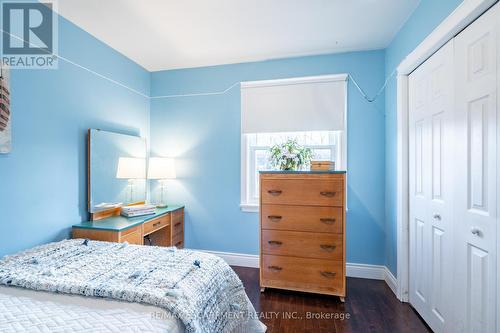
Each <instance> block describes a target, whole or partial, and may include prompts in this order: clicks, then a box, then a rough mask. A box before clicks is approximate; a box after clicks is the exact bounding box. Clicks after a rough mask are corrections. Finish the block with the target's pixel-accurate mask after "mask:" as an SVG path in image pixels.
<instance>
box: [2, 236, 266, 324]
mask: <svg viewBox="0 0 500 333" xmlns="http://www.w3.org/2000/svg"><path fill="white" fill-rule="evenodd" d="M83 331H85V332H89V331H90V332H174V333H175V332H265V331H266V327H265V326H264V325H263V324H262V323H261V322H260V321H259V320H258V316H257V315H256V313H255V310H254V308H253V306H252V304H251V303H250V301H249V299H248V297H247V295H246V293H245V291H244V287H243V285H242V283H241V281H240V280H239V278H238V277H237V275H236V274H235V273H234V271H233V270H232V269H231V268H230V267H229V266H228V265H227V264H226V263H225V262H224V261H223V260H222V259H221V258H219V257H217V256H214V255H211V254H207V253H202V252H197V251H191V250H177V249H176V248H164V247H149V246H140V245H129V244H126V243H125V244H120V243H108V242H100V241H90V240H83V239H73V240H64V241H62V242H57V243H50V244H46V245H42V246H39V247H36V248H33V249H30V250H27V251H24V252H21V253H19V254H15V255H12V256H6V257H4V258H3V259H2V260H0V332H83Z"/></svg>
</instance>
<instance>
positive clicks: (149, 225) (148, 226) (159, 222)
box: [144, 214, 170, 235]
mask: <svg viewBox="0 0 500 333" xmlns="http://www.w3.org/2000/svg"><path fill="white" fill-rule="evenodd" d="M169 224H170V214H167V215H164V216H161V217H158V218H156V219H154V220H151V221H148V222H146V223H144V235H149V234H150V233H152V232H155V231H156V230H159V229H161V228H164V227H166V226H168V225H169Z"/></svg>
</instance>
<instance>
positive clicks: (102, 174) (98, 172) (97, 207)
mask: <svg viewBox="0 0 500 333" xmlns="http://www.w3.org/2000/svg"><path fill="white" fill-rule="evenodd" d="M88 172H89V187H90V188H89V212H90V213H96V212H99V211H103V210H107V209H111V208H116V207H118V206H120V205H128V204H132V203H137V202H144V201H146V179H145V178H146V140H145V139H143V138H140V137H137V136H132V135H125V134H118V133H113V132H107V131H102V130H98V129H90V130H89V170H88Z"/></svg>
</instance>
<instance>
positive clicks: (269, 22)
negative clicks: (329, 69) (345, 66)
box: [58, 0, 420, 71]
mask: <svg viewBox="0 0 500 333" xmlns="http://www.w3.org/2000/svg"><path fill="white" fill-rule="evenodd" d="M419 2H420V0H59V9H58V11H59V13H60V14H61V15H62V16H64V17H65V18H67V19H69V20H70V21H72V22H73V23H75V24H76V25H78V26H80V27H81V28H83V29H84V30H86V31H87V32H89V33H90V34H92V35H94V36H95V37H97V38H98V39H100V40H101V41H103V42H105V43H106V44H108V45H110V46H111V47H113V48H114V49H116V50H118V51H119V52H121V53H123V54H124V55H126V56H127V57H129V58H130V59H132V60H134V61H135V62H137V63H138V64H140V65H141V66H143V67H144V68H146V69H147V70H149V71H158V70H164V69H174V68H187V67H200V66H210V65H220V64H228V63H239V62H248V61H259V60H266V59H276V58H285V57H293V56H302V55H313V54H325V53H338V52H345V51H359V50H373V49H380V48H384V47H386V46H387V45H388V44H389V43H390V41H391V40H392V38H393V37H394V35H395V34H396V32H397V31H398V30H399V28H400V27H401V26H402V25H403V23H404V22H405V21H406V19H407V18H408V16H409V15H410V14H411V13H412V12H413V10H414V9H415V8H416V6H417V5H418V3H419Z"/></svg>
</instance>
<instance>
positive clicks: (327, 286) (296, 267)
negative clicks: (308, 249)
mask: <svg viewBox="0 0 500 333" xmlns="http://www.w3.org/2000/svg"><path fill="white" fill-rule="evenodd" d="M261 269H262V271H261V277H262V281H261V285H263V286H265V287H274V288H284V289H292V290H303V291H313V292H327V293H334V294H337V293H339V294H342V293H343V287H344V285H343V281H344V277H343V269H342V262H341V261H334V260H323V259H303V258H294V257H283V256H273V255H265V254H264V255H263V256H262V263H261Z"/></svg>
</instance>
